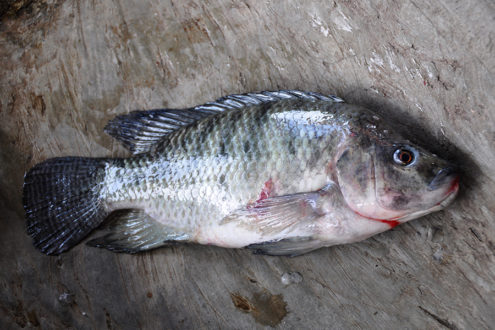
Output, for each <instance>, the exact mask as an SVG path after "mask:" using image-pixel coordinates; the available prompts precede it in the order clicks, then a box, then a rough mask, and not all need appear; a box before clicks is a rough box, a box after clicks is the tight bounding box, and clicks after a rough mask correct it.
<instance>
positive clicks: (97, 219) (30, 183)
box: [23, 157, 107, 255]
mask: <svg viewBox="0 0 495 330" xmlns="http://www.w3.org/2000/svg"><path fill="white" fill-rule="evenodd" d="M106 164H107V161H106V160H105V159H101V158H100V159H98V158H79V157H64V158H52V159H49V160H46V161H44V162H42V163H40V164H37V165H36V166H34V167H33V168H32V169H31V170H29V172H27V173H26V175H25V176H24V188H23V203H24V210H25V211H26V219H27V232H28V234H29V235H31V237H32V238H33V240H34V246H36V247H37V248H38V249H40V250H41V251H42V252H43V253H46V254H53V255H56V254H59V253H61V252H64V251H66V250H68V249H70V248H71V247H72V246H74V245H76V244H77V243H79V242H80V241H81V240H82V239H83V238H84V237H86V236H87V235H88V234H89V233H90V232H91V231H92V230H93V229H94V228H96V227H98V226H99V225H100V223H101V222H102V221H103V220H104V219H105V217H106V216H107V213H106V212H105V210H104V207H103V204H102V201H101V199H100V189H101V183H102V182H103V179H104V175H105V165H106Z"/></svg>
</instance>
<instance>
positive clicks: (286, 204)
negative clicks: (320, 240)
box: [221, 183, 338, 236]
mask: <svg viewBox="0 0 495 330" xmlns="http://www.w3.org/2000/svg"><path fill="white" fill-rule="evenodd" d="M337 190H338V188H337V186H336V185H335V184H333V183H331V184H328V185H327V186H325V187H324V188H323V189H320V190H318V191H313V192H307V193H299V194H292V195H283V196H277V197H269V198H267V199H263V200H261V201H257V202H255V203H252V204H249V205H247V206H245V207H243V208H241V209H237V210H235V211H233V212H232V213H230V214H229V215H227V216H226V217H225V218H224V219H223V220H222V222H221V224H227V223H232V222H235V223H238V224H239V226H243V227H245V228H248V229H250V230H252V231H256V232H258V233H260V234H262V235H266V236H269V235H275V234H288V233H290V232H291V231H293V230H295V229H296V227H298V228H299V229H301V228H302V227H303V226H304V225H306V224H311V223H313V222H314V221H315V220H317V219H318V218H320V217H322V216H324V215H325V214H326V212H327V211H328V210H327V207H328V202H329V201H331V199H332V196H333V194H334V192H336V191H337Z"/></svg>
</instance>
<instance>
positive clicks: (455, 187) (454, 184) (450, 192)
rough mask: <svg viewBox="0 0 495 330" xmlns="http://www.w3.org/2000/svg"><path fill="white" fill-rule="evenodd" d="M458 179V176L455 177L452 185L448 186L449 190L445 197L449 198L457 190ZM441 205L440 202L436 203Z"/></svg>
mask: <svg viewBox="0 0 495 330" xmlns="http://www.w3.org/2000/svg"><path fill="white" fill-rule="evenodd" d="M459 179H460V176H457V177H456V178H455V179H454V181H453V182H452V185H451V186H450V188H449V190H447V192H446V193H445V196H450V194H453V193H455V192H456V191H457V190H459ZM440 204H442V201H440V202H438V203H437V205H440Z"/></svg>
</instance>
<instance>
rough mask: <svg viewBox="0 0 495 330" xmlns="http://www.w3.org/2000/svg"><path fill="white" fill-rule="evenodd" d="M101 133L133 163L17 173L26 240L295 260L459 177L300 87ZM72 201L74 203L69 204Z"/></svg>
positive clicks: (429, 198) (427, 208)
mask: <svg viewBox="0 0 495 330" xmlns="http://www.w3.org/2000/svg"><path fill="white" fill-rule="evenodd" d="M106 131H107V132H108V133H109V134H111V135H112V136H114V137H116V138H117V139H119V140H121V141H122V142H123V143H124V145H125V146H127V147H128V148H129V149H130V150H131V151H132V152H133V153H134V156H132V157H129V158H120V159H91V158H71V157H68V158H55V159H51V160H48V161H45V162H44V163H41V164H38V165H37V166H35V167H34V168H33V169H32V170H31V171H30V172H28V173H27V174H26V177H25V184H24V206H25V210H26V215H27V220H28V232H29V233H30V234H31V236H33V238H34V242H35V246H37V247H38V248H40V249H41V250H42V251H43V252H45V253H47V254H58V253H60V252H63V251H65V250H67V249H69V248H70V247H71V246H73V245H75V244H77V243H78V242H79V241H80V240H82V239H83V238H84V237H85V236H87V235H88V234H89V233H90V232H91V231H92V230H93V229H94V228H96V227H98V226H99V225H100V223H101V222H102V221H103V219H105V218H106V217H107V216H111V217H113V218H115V219H114V221H113V225H111V226H110V228H109V229H108V233H107V234H106V235H104V236H102V237H99V238H96V239H94V240H92V241H89V242H88V243H89V244H90V245H93V246H98V247H105V248H108V249H110V250H114V251H119V252H138V251H143V250H148V249H151V248H156V247H159V246H163V245H167V244H171V243H175V242H194V243H200V244H209V245H217V246H221V247H229V248H241V247H249V248H252V249H254V251H255V252H259V253H266V254H271V255H299V254H302V253H306V252H309V251H311V250H314V249H317V248H319V247H322V246H331V245H336V244H343V243H350V242H355V241H359V240H362V239H365V238H367V237H370V236H372V235H374V234H377V233H379V232H382V231H385V230H388V229H390V228H392V227H394V226H396V225H398V224H400V223H403V222H405V221H408V220H411V219H413V218H417V217H419V216H422V215H425V214H428V213H430V212H434V211H437V210H440V209H442V208H443V207H445V206H446V205H447V204H449V203H450V202H451V201H452V200H453V199H454V197H455V195H456V193H457V190H458V175H457V174H456V173H455V171H454V170H453V168H452V166H451V165H450V164H448V163H447V162H446V161H444V160H442V159H440V158H438V157H437V156H435V155H433V154H431V153H429V152H427V151H426V150H424V149H422V148H420V147H418V146H415V145H413V144H412V143H410V142H409V141H407V140H405V139H403V138H402V137H401V136H400V135H399V134H397V133H396V132H395V131H394V130H393V128H391V127H389V125H388V124H387V122H386V121H385V120H383V119H382V118H380V117H379V116H377V115H376V114H374V113H373V112H372V111H370V110H368V109H365V108H362V107H359V106H355V105H349V104H346V103H345V102H343V101H342V100H341V99H339V98H337V97H334V96H324V95H321V94H317V93H306V92H301V91H280V92H262V93H251V94H243V95H231V96H227V97H224V98H221V99H219V100H217V101H215V102H212V103H207V104H205V105H201V106H197V107H195V108H191V109H183V110H170V109H164V110H151V111H140V112H133V113H131V114H129V115H123V116H119V117H117V118H116V119H114V120H113V121H111V122H110V123H109V124H108V125H107V127H106ZM76 203H77V205H75V204H76Z"/></svg>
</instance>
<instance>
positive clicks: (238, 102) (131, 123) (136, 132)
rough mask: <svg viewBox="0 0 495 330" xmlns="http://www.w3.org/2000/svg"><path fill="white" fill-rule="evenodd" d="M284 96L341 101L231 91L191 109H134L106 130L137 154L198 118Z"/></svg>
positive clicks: (297, 95)
mask: <svg viewBox="0 0 495 330" xmlns="http://www.w3.org/2000/svg"><path fill="white" fill-rule="evenodd" d="M283 99H305V100H310V101H317V100H320V101H328V102H343V100H342V99H340V98H338V97H336V96H331V95H330V96H325V95H322V94H318V93H312V92H302V91H297V90H283V91H278V92H260V93H248V94H234V95H229V96H225V97H222V98H220V99H218V100H216V101H215V102H210V103H206V104H203V105H198V106H196V107H194V108H190V109H182V110H179V109H157V110H148V111H133V112H131V113H129V114H127V115H120V116H117V117H116V118H114V119H112V120H111V121H110V122H109V123H108V124H107V126H106V127H105V132H107V133H108V134H110V135H111V136H113V137H114V138H116V139H118V140H119V141H121V142H122V143H123V144H124V146H125V147H126V148H127V149H129V150H130V151H131V152H132V153H133V154H140V153H144V152H148V151H150V150H151V149H152V147H153V145H155V144H156V143H157V142H159V141H161V140H162V139H163V137H164V136H166V135H168V134H170V133H172V132H174V131H176V130H178V129H180V128H183V127H186V126H189V125H191V124H192V123H194V122H196V121H198V120H201V119H204V118H206V117H209V116H212V115H215V114H218V113H221V112H224V111H228V110H235V109H242V108H245V107H247V106H252V105H257V104H262V103H270V102H276V101H279V100H283Z"/></svg>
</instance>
